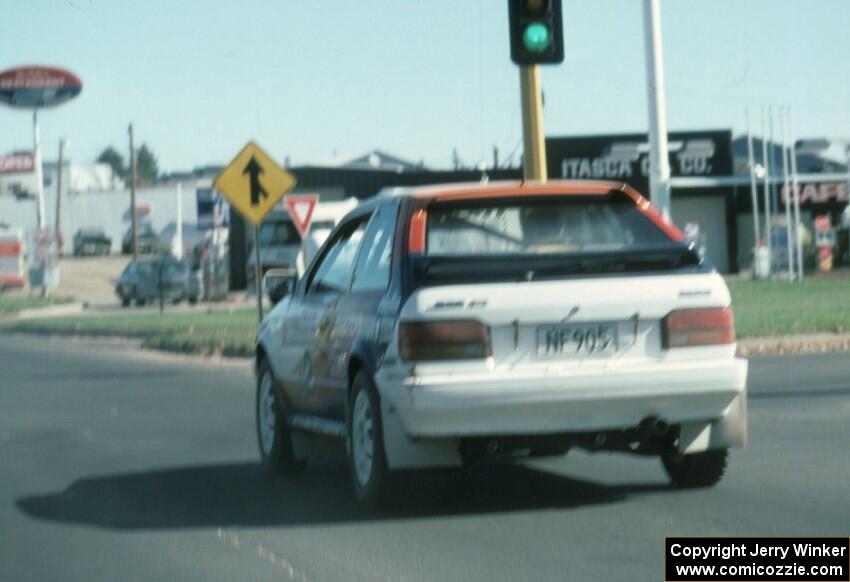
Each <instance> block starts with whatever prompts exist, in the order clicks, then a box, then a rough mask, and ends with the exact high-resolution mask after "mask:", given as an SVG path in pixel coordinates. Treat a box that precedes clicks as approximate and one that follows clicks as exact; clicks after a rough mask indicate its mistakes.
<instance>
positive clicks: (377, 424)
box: [346, 370, 391, 508]
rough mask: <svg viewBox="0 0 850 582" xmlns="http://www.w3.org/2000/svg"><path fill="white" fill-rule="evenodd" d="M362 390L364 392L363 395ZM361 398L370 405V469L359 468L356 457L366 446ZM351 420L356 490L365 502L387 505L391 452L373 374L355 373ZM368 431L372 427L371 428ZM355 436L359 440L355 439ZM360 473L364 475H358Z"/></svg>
mask: <svg viewBox="0 0 850 582" xmlns="http://www.w3.org/2000/svg"><path fill="white" fill-rule="evenodd" d="M361 394H362V396H361ZM358 399H363V400H362V401H363V404H361V405H360V406H368V414H369V417H370V419H371V447H372V451H371V464H370V466H369V468H368V470H363V469H361V470H358V467H357V460H356V459H355V457H356V456H357V454H358V450H365V449H364V446H366V447H368V446H369V445H368V444H365V443H364V439H363V438H361V437H362V436H363V434H362V433H360V432H359V426H360V425H359V421H358V419H357V418H356V417H357V416H358V410H357V407H358ZM347 420H348V422H346V451H347V452H348V455H347V456H348V467H349V470H350V472H351V481H352V483H353V484H354V493H355V494H356V495H357V499H358V500H359V501H360V502H361V503H362V504H363V505H365V506H367V507H370V508H377V507H379V506H382V505H384V504H385V503H386V502H387V501H388V498H389V496H390V489H391V483H390V472H389V469H388V467H387V456H386V453H385V452H384V431H383V426H382V424H381V404H380V399H379V398H378V391H377V390H376V389H375V385H374V383H373V382H372V379H371V378H370V377H369V375H368V374H367V373H366V372H364V371H362V370H361V371H360V372H358V373H357V375H356V376H355V377H354V381H353V382H352V385H351V394H350V396H349V401H348V419H347ZM367 432H368V431H367ZM355 439H357V441H356V442H355ZM358 475H360V476H358Z"/></svg>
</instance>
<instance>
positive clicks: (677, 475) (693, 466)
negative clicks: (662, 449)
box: [661, 449, 729, 489]
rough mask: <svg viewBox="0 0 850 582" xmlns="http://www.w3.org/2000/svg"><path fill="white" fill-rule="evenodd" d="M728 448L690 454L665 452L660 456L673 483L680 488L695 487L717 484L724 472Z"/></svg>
mask: <svg viewBox="0 0 850 582" xmlns="http://www.w3.org/2000/svg"><path fill="white" fill-rule="evenodd" d="M728 459H729V449H717V450H713V451H704V452H702V453H694V454H692V455H680V454H677V453H676V454H674V453H667V454H664V455H662V456H661V462H662V464H663V465H664V470H665V471H667V475H669V476H670V480H671V481H672V482H673V485H675V486H676V487H679V488H681V489H695V488H699V487H711V486H713V485H717V483H719V482H720V480H721V479H722V478H723V475H724V473H725V472H726V466H727V463H728Z"/></svg>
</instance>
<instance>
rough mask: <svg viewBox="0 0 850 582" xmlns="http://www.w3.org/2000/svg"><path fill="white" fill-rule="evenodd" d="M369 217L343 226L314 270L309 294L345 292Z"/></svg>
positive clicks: (308, 290)
mask: <svg viewBox="0 0 850 582" xmlns="http://www.w3.org/2000/svg"><path fill="white" fill-rule="evenodd" d="M368 219H369V217H368V216H366V217H363V218H361V219H359V220H357V221H355V222H352V223H351V224H349V225H346V226H345V227H343V229H342V230H341V231H340V233H339V235H338V236H337V238H336V240H335V241H334V242H333V243H332V244H331V246H330V248H328V251H327V252H326V253H325V254H324V256H323V257H322V259H321V261H320V262H319V264H318V266H317V267H316V269H315V270H314V271H313V276H312V279H311V280H310V282H309V284H308V287H307V294H308V295H310V294H315V293H343V292H345V288H346V285H347V284H348V279H349V277H350V276H351V270H352V268H353V266H354V257H355V256H357V249H358V247H359V246H360V241H361V240H362V239H363V231H365V230H366V223H367V221H368Z"/></svg>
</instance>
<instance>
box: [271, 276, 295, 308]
mask: <svg viewBox="0 0 850 582" xmlns="http://www.w3.org/2000/svg"><path fill="white" fill-rule="evenodd" d="M297 281H298V276H297V275H296V274H295V272H294V271H292V270H290V269H269V270H268V271H266V274H265V275H264V276H263V289H265V290H266V295H268V296H269V300H270V301H271V302H272V305H276V304H277V303H278V302H280V300H281V299H283V298H284V297H286V296H287V295H289V294H290V293H292V292H293V291H294V290H295V284H296V283H297Z"/></svg>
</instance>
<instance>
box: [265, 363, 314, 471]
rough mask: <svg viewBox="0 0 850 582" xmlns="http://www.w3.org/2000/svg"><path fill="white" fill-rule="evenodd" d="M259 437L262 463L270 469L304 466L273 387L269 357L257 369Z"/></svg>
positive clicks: (290, 469) (279, 469) (292, 468)
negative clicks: (294, 446)
mask: <svg viewBox="0 0 850 582" xmlns="http://www.w3.org/2000/svg"><path fill="white" fill-rule="evenodd" d="M256 413H257V441H258V443H259V446H260V463H261V464H262V466H263V469H264V470H265V471H266V472H268V473H284V474H293V473H297V472H299V471H300V470H301V469H302V468H303V467H304V462H303V461H299V460H298V459H296V458H295V453H294V452H293V448H292V433H291V430H290V428H289V426H288V425H287V423H286V419H285V417H284V415H283V410H282V409H281V406H280V403H279V402H278V398H277V394H276V393H275V388H274V376H273V375H272V371H271V368H270V367H269V364H268V362H267V361H266V360H263V361H262V362H260V365H259V367H258V369H257V401H256Z"/></svg>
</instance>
